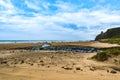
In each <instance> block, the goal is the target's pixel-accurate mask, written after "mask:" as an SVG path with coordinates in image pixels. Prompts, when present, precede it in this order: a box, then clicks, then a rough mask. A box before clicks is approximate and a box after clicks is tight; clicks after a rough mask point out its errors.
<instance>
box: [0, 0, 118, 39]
mask: <svg viewBox="0 0 120 80" xmlns="http://www.w3.org/2000/svg"><path fill="white" fill-rule="evenodd" d="M119 4H120V0H0V40H19V39H20V40H92V39H94V38H95V36H96V35H97V34H99V33H100V32H101V31H106V29H108V28H112V27H119V26H120V6H119Z"/></svg>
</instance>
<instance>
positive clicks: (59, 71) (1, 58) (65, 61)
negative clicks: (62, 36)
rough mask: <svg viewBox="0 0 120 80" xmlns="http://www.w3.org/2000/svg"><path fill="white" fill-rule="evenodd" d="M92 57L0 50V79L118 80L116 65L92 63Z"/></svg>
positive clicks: (76, 53) (62, 53)
mask: <svg viewBox="0 0 120 80" xmlns="http://www.w3.org/2000/svg"><path fill="white" fill-rule="evenodd" d="M90 44H91V43H90ZM97 44H99V43H97ZM99 45H100V44H99ZM102 45H103V44H102ZM110 45H111V44H110ZM92 46H97V47H98V45H95V43H94V44H93V45H92ZM104 46H105V45H104ZM107 46H108V44H107ZM108 47H110V46H108ZM111 47H112V46H111ZM95 54H96V53H78V52H69V51H31V50H0V80H120V72H119V71H117V70H114V68H115V67H116V65H114V64H112V63H108V62H97V61H94V60H92V59H91V57H92V56H93V55H95ZM117 67H118V66H117ZM111 71H113V73H111ZM114 71H115V72H116V73H115V72H114Z"/></svg>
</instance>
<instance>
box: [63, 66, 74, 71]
mask: <svg viewBox="0 0 120 80" xmlns="http://www.w3.org/2000/svg"><path fill="white" fill-rule="evenodd" d="M62 68H63V69H65V70H72V69H73V68H72V67H64V66H63V67H62Z"/></svg>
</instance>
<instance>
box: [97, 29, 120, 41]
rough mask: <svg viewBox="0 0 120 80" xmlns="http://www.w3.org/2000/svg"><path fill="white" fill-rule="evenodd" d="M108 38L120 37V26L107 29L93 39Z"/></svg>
mask: <svg viewBox="0 0 120 80" xmlns="http://www.w3.org/2000/svg"><path fill="white" fill-rule="evenodd" d="M108 38H120V27H117V28H111V29H108V30H107V31H106V32H103V31H102V32H101V33H100V34H99V35H97V36H96V38H95V40H96V41H97V40H100V39H108Z"/></svg>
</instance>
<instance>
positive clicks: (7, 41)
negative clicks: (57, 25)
mask: <svg viewBox="0 0 120 80" xmlns="http://www.w3.org/2000/svg"><path fill="white" fill-rule="evenodd" d="M40 42H75V41H70V40H0V44H7V43H40Z"/></svg>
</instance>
